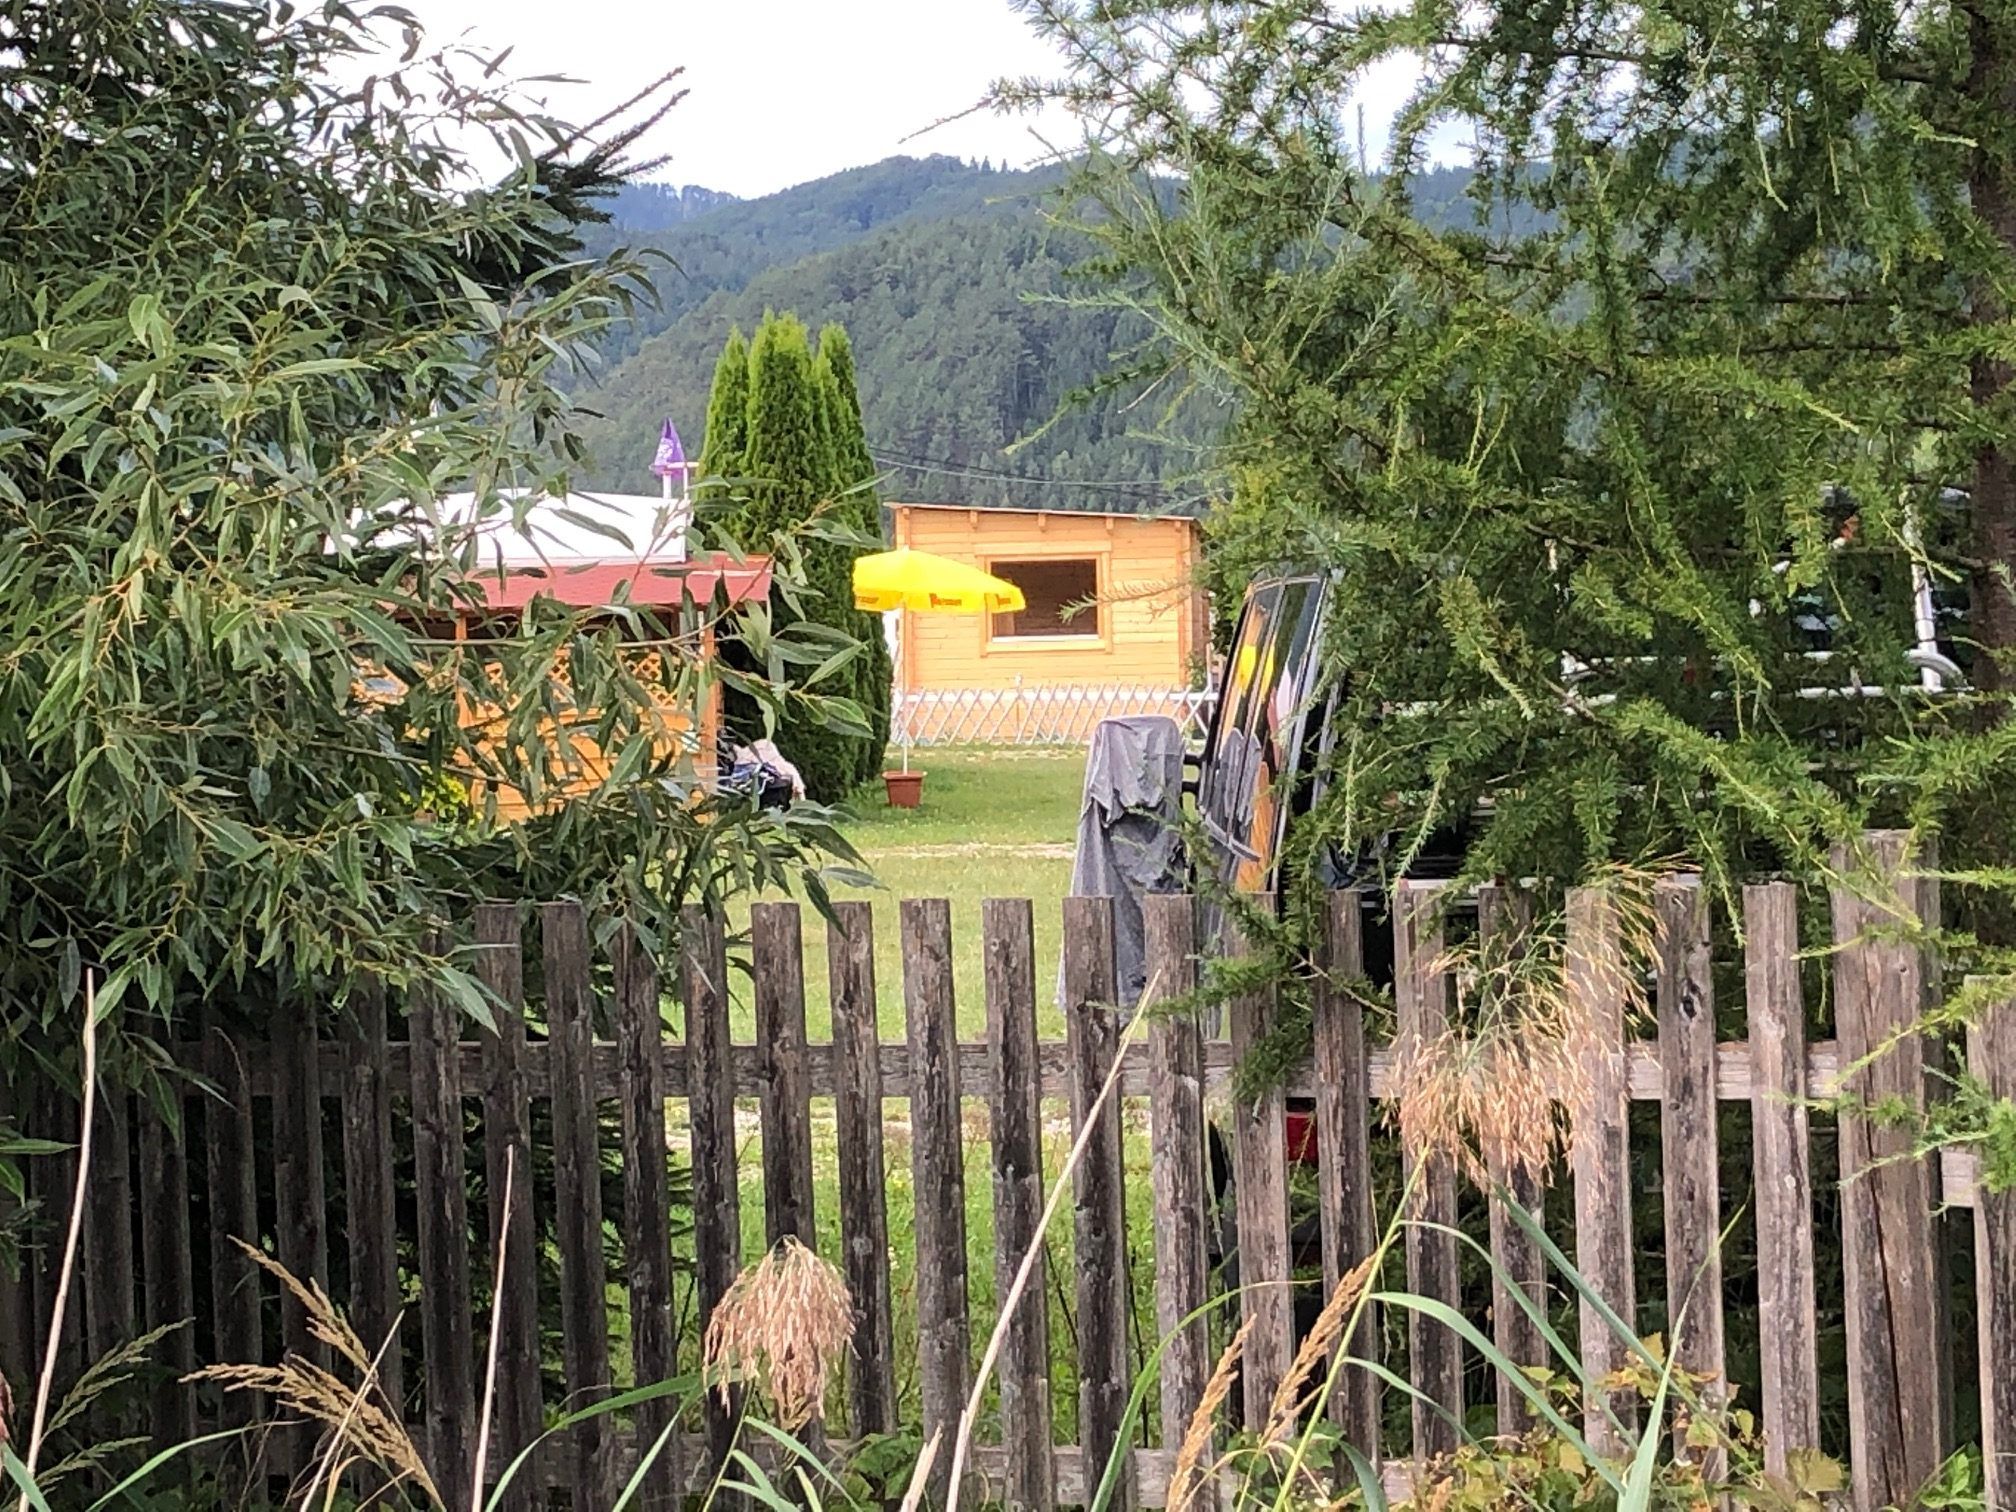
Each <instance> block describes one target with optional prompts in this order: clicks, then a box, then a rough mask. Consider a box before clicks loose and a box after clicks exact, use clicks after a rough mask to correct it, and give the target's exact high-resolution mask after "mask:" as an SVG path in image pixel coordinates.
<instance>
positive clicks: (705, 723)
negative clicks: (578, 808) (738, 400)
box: [437, 493, 770, 818]
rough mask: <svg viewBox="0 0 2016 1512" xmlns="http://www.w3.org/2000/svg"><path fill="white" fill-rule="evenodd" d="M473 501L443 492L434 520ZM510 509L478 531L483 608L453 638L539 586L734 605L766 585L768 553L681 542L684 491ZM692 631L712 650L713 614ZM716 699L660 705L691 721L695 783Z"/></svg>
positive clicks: (457, 624)
mask: <svg viewBox="0 0 2016 1512" xmlns="http://www.w3.org/2000/svg"><path fill="white" fill-rule="evenodd" d="M509 497H510V496H509V495H507V498H509ZM513 502H514V505H515V504H516V502H517V501H516V500H515V499H514V500H513ZM474 509H475V499H474V496H473V495H471V494H451V495H448V496H447V497H445V498H443V499H441V500H440V501H439V502H438V504H437V517H438V518H439V520H440V521H441V526H442V528H443V529H449V528H452V527H454V526H456V525H458V524H461V523H464V522H467V521H468V520H469V519H470V518H471V517H472V515H473V512H474ZM514 513H516V514H518V515H519V516H520V518H518V519H516V520H514V519H513V518H512V517H511V515H510V514H503V513H500V514H498V515H497V516H496V517H494V518H492V519H489V520H486V521H485V522H484V523H483V525H482V526H481V527H480V529H479V531H478V541H479V555H480V558H481V561H480V564H479V566H478V567H477V568H476V569H475V570H473V571H472V572H471V574H470V575H469V579H468V581H469V586H470V588H471V589H472V590H473V591H474V593H475V595H476V596H477V597H479V598H480V599H481V607H480V608H472V609H470V610H467V611H465V612H463V613H459V614H457V615H456V617H455V621H454V624H453V627H452V634H453V636H454V638H455V639H457V640H468V639H473V638H481V637H482V636H483V635H485V634H486V632H488V633H494V628H493V627H497V626H499V625H508V624H510V623H512V622H514V621H515V620H516V618H517V616H518V615H519V614H521V613H522V612H523V611H524V610H525V608H526V607H527V606H528V605H529V604H531V603H532V601H533V600H534V599H535V598H538V597H540V596H541V595H544V596H547V597H549V598H552V599H554V600H555V601H557V602H559V603H562V604H566V605H569V606H572V607H575V608H583V609H591V610H592V609H594V608H597V607H599V606H602V605H611V606H614V605H616V604H617V603H619V602H622V603H627V604H631V605H635V606H637V607H639V608H646V609H660V610H676V609H678V608H680V607H681V606H683V605H686V604H693V605H696V606H699V607H702V608H705V607H707V606H709V605H721V604H726V605H730V606H732V605H735V604H741V603H747V602H753V601H760V600H762V599H766V598H768V597H769V594H770V562H769V559H768V558H766V557H754V556H750V557H730V556H728V555H726V554H724V553H721V552H706V553H701V554H698V555H695V554H693V553H691V552H690V551H689V550H688V542H687V535H686V532H687V526H688V523H689V521H690V519H691V515H690V509H689V507H688V506H686V505H685V503H684V501H683V500H678V499H667V498H662V497H660V496H658V495H652V494H609V493H594V494H587V493H575V494H568V495H565V496H561V497H553V496H540V497H538V498H535V499H534V500H533V501H532V502H531V503H530V504H529V506H525V507H524V508H522V509H514ZM698 633H699V636H700V644H699V647H698V654H699V656H700V657H701V658H702V659H703V660H705V659H711V658H712V657H713V656H714V654H715V642H714V629H713V624H712V621H711V620H709V619H706V618H702V619H701V621H700V627H699V632H698ZM720 701H721V700H720V690H719V688H718V687H714V688H710V689H709V690H708V692H707V695H706V698H705V700H704V701H703V703H702V706H701V707H700V708H699V709H698V710H697V711H690V712H689V711H686V710H674V709H671V708H669V707H668V708H667V710H666V713H667V714H668V716H669V722H670V723H671V724H672V725H673V726H674V727H675V728H678V727H691V726H692V725H697V741H696V749H695V752H694V764H695V775H696V778H697V779H698V780H700V781H701V782H707V783H711V781H712V780H713V777H714V773H715V771H716V768H717V763H716V741H717V738H718V733H719V730H720V718H721V707H720ZM472 717H480V716H474V715H472ZM689 721H690V724H689ZM570 738H571V741H572V744H573V748H574V751H575V753H576V755H577V757H578V758H579V760H580V765H581V777H580V778H579V781H580V783H581V785H582V786H587V785H589V784H592V783H594V782H596V781H599V780H600V778H601V775H602V772H603V770H604V767H603V763H602V758H601V753H600V751H599V750H597V749H595V748H594V746H593V742H592V741H590V740H588V739H587V737H585V736H580V735H575V736H572V737H570ZM498 797H499V800H500V801H499V805H498V807H499V812H500V813H501V814H502V815H503V816H504V817H506V818H518V817H522V816H523V815H525V814H526V813H528V812H529V811H530V805H529V804H528V803H527V802H526V801H525V800H524V798H523V797H522V796H520V795H517V794H503V793H500V794H499V795H498Z"/></svg>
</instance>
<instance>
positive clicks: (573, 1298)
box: [451, 902, 612, 1512]
mask: <svg viewBox="0 0 2016 1512" xmlns="http://www.w3.org/2000/svg"><path fill="white" fill-rule="evenodd" d="M539 926H540V946H541V954H542V955H543V957H544V966H545V975H546V1025H547V1046H546V1050H547V1064H548V1066H549V1067H550V1068H551V1071H552V1084H553V1087H552V1090H553V1208H554V1220H555V1223H554V1228H555V1234H556V1237H557V1238H558V1241H559V1250H560V1354H561V1360H562V1363H563V1366H564V1369H565V1372H566V1377H567V1396H568V1400H569V1401H570V1402H572V1403H574V1404H576V1405H580V1406H585V1405H587V1403H588V1402H589V1401H590V1400H591V1399H592V1398H593V1397H595V1396H599V1395H601V1394H603V1393H604V1392H606V1391H608V1389H609V1385H610V1380H609V1306H608V1300H607V1295H606V1293H607V1289H608V1284H609V1273H608V1266H607V1261H606V1257H605V1256H604V1255H603V1252H602V1156H601V1139H600V1130H599V1128H598V1119H597V1115H596V1099H595V1067H594V1049H595V999H594V994H593V989H592V987H591V984H590V978H589V953H588V921H587V918H586V917H585V915H584V914H583V912H582V909H581V905H580V904H579V903H575V902H559V903H542V904H541V905H540V907H539ZM568 1437H569V1438H571V1439H572V1440H573V1444H574V1471H573V1474H572V1475H571V1476H570V1477H569V1484H570V1486H571V1488H572V1490H573V1502H574V1508H575V1512H595V1509H597V1508H599V1507H603V1506H606V1505H607V1504H608V1502H609V1500H610V1499H611V1498H610V1495H609V1494H608V1493H610V1492H611V1490H612V1486H611V1479H612V1478H611V1476H610V1474H609V1455H608V1449H607V1441H608V1431H607V1424H606V1420H605V1419H602V1418H590V1419H588V1420H587V1421H586V1422H584V1423H580V1424H578V1425H576V1426H575V1427H574V1428H573V1429H571V1430H570V1431H569V1434H568ZM451 1505H452V1504H451Z"/></svg>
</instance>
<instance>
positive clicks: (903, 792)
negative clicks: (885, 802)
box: [882, 772, 924, 808]
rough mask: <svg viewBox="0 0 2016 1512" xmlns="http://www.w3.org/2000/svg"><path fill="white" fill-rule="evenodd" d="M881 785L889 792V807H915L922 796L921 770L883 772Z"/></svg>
mask: <svg viewBox="0 0 2016 1512" xmlns="http://www.w3.org/2000/svg"><path fill="white" fill-rule="evenodd" d="M882 786H883V787H884V789H886V790H887V792H888V794H889V807H891V808H915V807H917V800H918V799H920V798H922V797H923V796H924V774H923V773H922V772H884V773H883V774H882Z"/></svg>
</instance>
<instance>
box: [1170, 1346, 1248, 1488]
mask: <svg viewBox="0 0 2016 1512" xmlns="http://www.w3.org/2000/svg"><path fill="white" fill-rule="evenodd" d="M1253 1323H1254V1320H1253V1319H1252V1318H1248V1319H1247V1320H1246V1321H1245V1322H1244V1323H1241V1324H1240V1325H1239V1331H1238V1332H1237V1333H1235V1334H1233V1335H1232V1342H1231V1343H1229V1344H1227V1345H1226V1346H1225V1352H1224V1353H1223V1354H1221V1355H1219V1356H1218V1363H1217V1364H1216V1365H1215V1366H1213V1367H1212V1370H1211V1379H1210V1380H1208V1381H1206V1382H1205V1383H1204V1395H1203V1396H1201V1397H1199V1398H1198V1399H1197V1410H1196V1411H1195V1412H1193V1413H1191V1414H1190V1422H1189V1425H1188V1426H1187V1427H1186V1428H1185V1429H1184V1430H1183V1442H1182V1444H1181V1445H1180V1446H1179V1447H1178V1449H1177V1450H1176V1467H1175V1469H1174V1470H1172V1471H1171V1472H1170V1475H1169V1495H1168V1504H1169V1505H1168V1512H1186V1509H1187V1508H1188V1507H1189V1505H1190V1503H1191V1501H1192V1500H1194V1499H1195V1497H1196V1495H1197V1488H1198V1487H1199V1486H1201V1485H1202V1484H1203V1480H1204V1478H1203V1475H1202V1474H1201V1473H1200V1472H1199V1470H1198V1466H1199V1464H1200V1462H1201V1461H1202V1460H1203V1458H1204V1451H1205V1450H1206V1449H1208V1448H1209V1447H1210V1445H1211V1424H1212V1421H1213V1419H1215V1418H1216V1417H1217V1416H1218V1409H1219V1408H1220V1407H1222V1406H1224V1405H1225V1398H1226V1397H1228V1396H1230V1395H1231V1394H1232V1383H1233V1381H1235V1380H1236V1379H1238V1376H1239V1357H1240V1356H1241V1355H1242V1354H1244V1353H1245V1352H1246V1336H1247V1335H1248V1334H1249V1333H1251V1332H1252V1331H1253Z"/></svg>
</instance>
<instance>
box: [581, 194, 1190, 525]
mask: <svg viewBox="0 0 2016 1512" xmlns="http://www.w3.org/2000/svg"><path fill="white" fill-rule="evenodd" d="M993 177H994V178H995V179H996V180H1000V179H1003V178H1007V180H1008V184H1009V186H1020V187H1019V188H1017V191H1016V192H1015V193H1014V194H1012V195H1010V196H1009V197H1007V198H1005V199H1003V200H1002V201H1001V202H999V203H993V204H988V205H985V206H980V207H972V208H965V209H962V210H961V211H960V213H958V214H955V215H948V216H943V217H942V218H925V217H924V215H923V211H922V209H921V208H920V210H919V211H918V212H917V213H916V214H914V215H912V216H909V217H907V218H905V219H904V220H903V221H902V222H901V223H899V224H893V225H887V226H884V227H882V228H880V229H877V230H875V231H873V232H872V233H869V234H867V235H864V236H861V237H859V238H857V239H854V240H851V241H849V242H846V243H845V244H843V245H839V246H835V247H831V248H828V249H824V250H819V251H816V252H813V253H811V254H810V255H804V256H800V257H797V258H795V259H793V260H792V261H790V262H789V263H786V264H784V265H782V266H774V267H770V268H768V269H766V270H764V271H762V272H760V273H758V274H757V275H756V276H755V277H753V278H751V279H750V280H749V281H748V284H747V285H746V287H740V288H732V289H731V288H722V289H719V290H716V291H715V292H714V293H712V294H710V295H708V296H707V297H706V298H705V299H704V300H701V301H699V302H698V303H695V304H693V305H690V306H688V307H686V308H685V310H684V312H683V313H682V314H681V316H680V318H679V319H678V320H677V321H675V322H673V323H672V324H671V325H670V326H669V327H668V328H667V329H665V330H663V331H662V332H660V333H658V334H656V335H654V336H652V337H650V338H649V339H648V340H646V341H644V342H643V344H642V345H641V347H640V348H639V350H638V351H637V352H636V354H635V355H634V356H631V357H629V358H628V360H626V361H624V362H622V363H620V364H618V365H616V366H615V367H614V368H612V369H611V370H610V371H608V372H607V373H605V374H603V375H602V377H601V378H600V379H599V380H598V381H597V382H596V383H595V384H594V385H593V386H592V387H586V388H584V389H583V390H582V391H581V392H582V399H583V402H584V404H587V405H589V406H591V407H592V408H593V409H595V410H597V411H599V412H600V417H599V418H590V419H587V420H585V421H584V423H583V425H582V427H581V435H582V439H583V441H584V443H585V444H586V445H587V447H588V449H589V451H590V453H591V456H592V463H591V470H590V474H589V475H590V477H591V478H592V480H594V481H595V482H597V483H599V484H601V485H603V486H607V487H610V488H621V489H635V488H646V487H648V486H649V484H650V477H649V473H648V471H647V468H648V465H649V463H650V460H651V437H652V436H653V435H655V434H656V428H657V424H658V421H659V419H660V418H661V417H662V416H663V415H664V414H665V413H666V412H667V411H668V410H669V411H670V412H671V413H674V414H679V415H692V414H698V413H700V412H701V411H702V409H703V407H704V406H705V404H706V396H707V384H708V379H709V375H710V373H711V372H712V371H713V369H714V360H715V357H716V355H717V354H718V353H719V351H720V350H721V345H722V339H723V337H724V336H725V335H726V333H727V332H728V330H729V328H730V327H731V326H740V327H741V328H742V329H743V330H744V331H748V330H751V329H753V328H754V326H755V325H756V324H757V323H758V322H759V321H760V320H761V319H762V317H763V313H764V311H765V310H766V309H780V310H782V309H789V310H795V311H797V312H798V313H799V314H800V315H801V316H803V317H804V318H805V319H806V320H807V321H827V320H832V321H838V322H841V323H843V324H844V325H845V326H846V328H847V332H848V335H849V336H850V337H851V338H852V341H853V350H854V355H855V360H856V364H857V372H856V382H857V385H858V388H859V392H860V397H861V404H862V408H863V411H864V413H865V415H866V419H867V427H868V428H867V436H868V441H869V444H870V449H871V450H872V452H873V454H874V457H875V461H876V471H877V472H878V474H880V475H882V476H883V477H884V478H885V479H887V481H886V483H885V484H884V487H885V489H886V490H887V491H889V492H890V493H891V494H892V495H893V496H896V497H901V498H905V499H925V500H932V501H937V502H956V503H970V504H982V505H986V504H997V505H998V504H1005V505H1021V506H1025V507H1035V506H1041V507H1043V508H1052V509H1071V508H1095V509H1119V510H1130V509H1141V510H1144V511H1145V510H1153V509H1160V508H1167V507H1170V506H1171V505H1176V504H1195V503H1198V502H1199V501H1201V499H1202V497H1203V496H1204V495H1205V493H1206V492H1207V491H1208V488H1209V483H1208V482H1207V481H1206V479H1205V478H1203V477H1200V476H1199V474H1200V473H1205V472H1207V468H1206V466H1205V464H1204V462H1203V460H1202V459H1201V458H1200V448H1201V447H1202V446H1203V445H1204V444H1205V443H1206V442H1207V440H1208V439H1209V438H1210V437H1212V436H1214V435H1216V433H1217V432H1218V430H1219V429H1220V428H1221V427H1222V424H1223V415H1222V412H1221V411H1220V410H1219V409H1218V407H1217V406H1216V405H1215V404H1214V403H1212V402H1211V401H1210V399H1209V397H1208V396H1206V395H1205V394H1203V393H1202V392H1201V391H1200V390H1198V389H1194V388H1193V389H1187V390H1186V389H1168V390H1159V391H1157V393H1156V394H1155V396H1154V397H1153V398H1152V399H1151V400H1149V402H1147V403H1132V402H1131V401H1132V400H1133V399H1134V398H1135V397H1136V396H1135V394H1134V393H1132V392H1131V391H1129V392H1121V391H1106V392H1100V393H1097V394H1094V395H1091V396H1090V397H1087V398H1084V399H1082V400H1081V399H1079V398H1078V397H1075V396H1077V395H1078V394H1079V391H1080V390H1081V389H1085V388H1089V387H1091V386H1093V385H1094V384H1095V383H1096V382H1097V380H1099V379H1100V378H1101V377H1102V375H1104V374H1105V373H1106V372H1108V370H1109V369H1110V368H1111V367H1112V366H1113V365H1114V363H1115V362H1116V361H1120V360H1124V358H1125V356H1126V354H1127V353H1129V352H1131V351H1133V350H1134V349H1135V347H1136V346H1137V345H1138V344H1139V343H1140V341H1141V340H1142V339H1143V337H1144V336H1145V335H1146V334H1147V327H1146V326H1144V325H1141V324H1139V323H1137V322H1136V321H1134V320H1132V319H1130V318H1128V317H1126V316H1125V315H1124V314H1123V312H1121V311H1117V310H1114V309H1110V308H1103V307H1100V306H1099V305H1098V304H1097V303H1096V302H1095V301H1093V300H1090V299H1088V298H1087V297H1085V288H1084V286H1083V285H1082V284H1081V283H1080V282H1079V281H1076V280H1074V278H1073V276H1072V274H1071V269H1072V267H1073V265H1074V264H1076V263H1078V262H1080V261H1081V260H1083V259H1084V258H1085V256H1086V255H1087V253H1088V252H1089V251H1090V249H1091V246H1092V244H1091V243H1089V242H1087V241H1085V240H1083V239H1082V238H1080V237H1078V236H1076V235H1074V234H1069V233H1066V232H1063V231H1060V230H1057V229H1055V228H1053V227H1051V226H1049V225H1048V224H1047V223H1046V221H1045V218H1044V216H1043V214H1042V213H1041V211H1040V209H1039V207H1038V205H1037V204H1036V203H1034V200H1035V198H1036V190H1035V189H1034V188H1032V187H1029V186H1030V185H1031V184H1048V183H1052V182H1054V180H1053V179H1051V178H1047V177H1045V178H1038V177H1037V176H1033V175H1015V176H1004V175H998V174H997V175H994V176H993ZM812 187H815V186H807V188H808V189H810V188H812ZM800 192H801V191H799V190H792V191H789V192H788V193H787V194H786V195H783V196H779V197H778V198H779V200H780V202H789V201H791V200H793V199H795V197H796V196H797V195H798V194H799V193H800ZM778 208H779V209H781V208H782V204H781V203H780V206H779V207H778ZM717 213H720V212H717ZM738 213H739V207H738ZM709 219H711V217H710V218H709ZM705 224H707V221H706V220H703V221H702V222H700V223H699V225H700V226H704V225H705ZM695 229H696V231H697V229H698V227H697V226H696V228H695ZM681 255H683V254H681ZM659 282H660V284H661V286H664V287H667V288H669V287H671V286H672V284H673V282H674V280H673V279H669V278H667V277H665V276H661V277H660V280H659ZM682 287H683V285H682ZM682 297H683V296H682ZM1172 439H1173V440H1174V441H1175V443H1176V444H1174V445H1171V444H1169V442H1170V440H1172ZM700 440H701V441H702V444H703V445H704V444H705V440H706V438H705V437H704V436H702V437H701V438H700Z"/></svg>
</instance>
